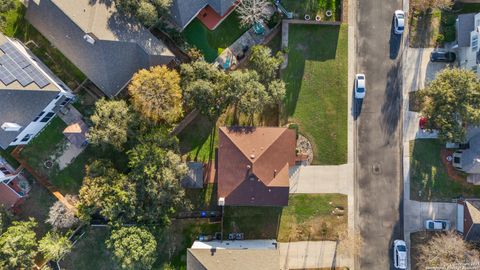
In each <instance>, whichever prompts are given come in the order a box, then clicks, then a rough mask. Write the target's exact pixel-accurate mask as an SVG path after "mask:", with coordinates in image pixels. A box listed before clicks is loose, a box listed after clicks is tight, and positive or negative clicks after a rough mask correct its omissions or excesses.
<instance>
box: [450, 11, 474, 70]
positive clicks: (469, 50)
mask: <svg viewBox="0 0 480 270" xmlns="http://www.w3.org/2000/svg"><path fill="white" fill-rule="evenodd" d="M479 26H480V13H477V14H474V13H469V14H461V15H458V18H457V21H456V24H455V27H456V35H457V37H456V38H457V44H456V45H455V46H454V47H452V48H453V49H456V51H457V59H458V63H459V66H460V67H461V68H464V69H468V70H473V71H474V72H475V73H477V75H479V74H480V70H479V69H478V65H479V64H480V53H479V44H478V43H479V40H478V39H479V35H480V28H479Z"/></svg>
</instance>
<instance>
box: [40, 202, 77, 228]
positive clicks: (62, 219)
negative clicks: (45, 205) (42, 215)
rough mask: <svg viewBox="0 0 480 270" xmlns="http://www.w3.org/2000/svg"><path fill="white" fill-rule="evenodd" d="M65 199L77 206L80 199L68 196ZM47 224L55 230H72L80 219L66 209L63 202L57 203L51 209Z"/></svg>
mask: <svg viewBox="0 0 480 270" xmlns="http://www.w3.org/2000/svg"><path fill="white" fill-rule="evenodd" d="M65 198H66V199H67V200H68V201H70V202H71V203H72V204H76V203H77V201H78V198H77V197H75V196H72V195H66V196H65ZM46 222H47V223H49V224H50V225H52V226H53V227H54V228H55V229H60V228H70V227H72V226H73V225H75V223H77V222H78V218H77V217H75V213H73V212H72V210H70V209H68V208H67V207H65V205H64V204H63V203H62V202H60V201H56V202H55V203H54V204H53V205H52V207H50V212H49V213H48V219H47V220H46Z"/></svg>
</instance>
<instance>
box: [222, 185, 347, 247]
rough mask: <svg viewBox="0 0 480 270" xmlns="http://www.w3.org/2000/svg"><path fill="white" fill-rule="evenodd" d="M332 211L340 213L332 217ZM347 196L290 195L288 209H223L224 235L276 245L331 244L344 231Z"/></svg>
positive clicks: (345, 226)
mask: <svg viewBox="0 0 480 270" xmlns="http://www.w3.org/2000/svg"><path fill="white" fill-rule="evenodd" d="M335 207H339V208H343V209H344V210H343V211H342V213H339V214H332V211H333V210H334V209H335ZM347 211H348V210H347V196H345V195H341V194H297V195H291V196H290V200H289V205H288V207H285V208H281V207H248V206H243V207H233V206H232V207H226V208H225V216H224V223H223V224H224V228H225V233H227V234H228V233H230V232H243V233H244V234H245V238H246V239H268V238H274V239H277V240H278V241H280V242H288V241H305V240H314V241H315V240H335V239H336V238H337V236H338V234H339V233H340V232H343V231H345V230H346V229H347Z"/></svg>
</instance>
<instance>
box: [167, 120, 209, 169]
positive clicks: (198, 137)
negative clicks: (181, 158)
mask: <svg viewBox="0 0 480 270" xmlns="http://www.w3.org/2000/svg"><path fill="white" fill-rule="evenodd" d="M213 132H214V134H213ZM177 137H178V139H179V141H180V152H181V154H182V155H186V157H187V160H192V161H198V162H208V161H209V160H214V159H215V148H216V147H217V146H218V130H217V129H216V126H214V125H213V123H212V122H211V121H209V120H208V119H207V118H206V117H204V116H202V115H199V116H197V118H195V119H194V120H193V121H192V122H191V123H190V124H189V125H188V126H187V127H186V128H185V129H184V130H183V131H182V132H180V134H178V136H177Z"/></svg>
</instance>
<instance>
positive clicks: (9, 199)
mask: <svg viewBox="0 0 480 270" xmlns="http://www.w3.org/2000/svg"><path fill="white" fill-rule="evenodd" d="M29 189H30V187H29V185H28V183H27V182H26V180H24V179H23V180H20V179H19V174H18V172H17V171H15V170H13V168H12V167H11V166H10V165H9V164H8V163H7V162H6V161H5V160H3V159H2V158H1V157H0V205H2V206H3V207H6V208H7V209H10V208H14V207H15V206H17V205H19V204H20V203H21V202H23V200H24V198H25V196H26V195H27V193H28V190H29Z"/></svg>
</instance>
